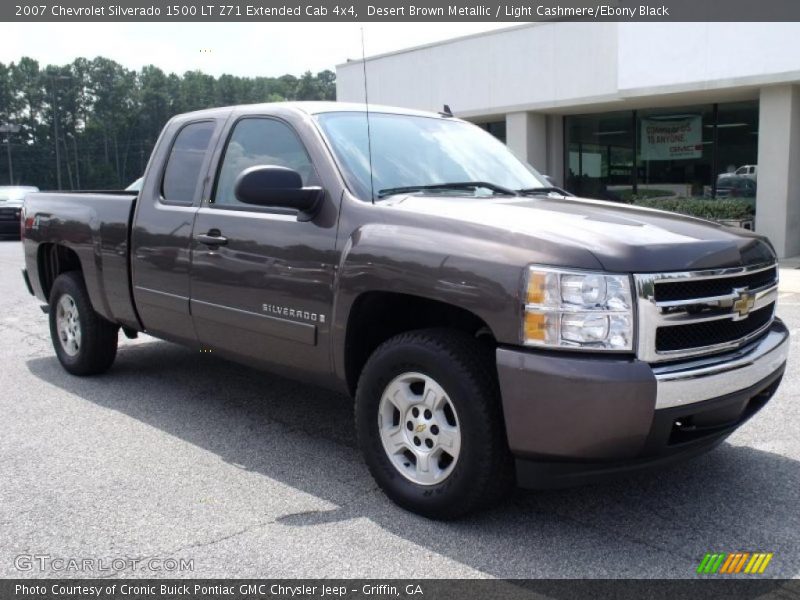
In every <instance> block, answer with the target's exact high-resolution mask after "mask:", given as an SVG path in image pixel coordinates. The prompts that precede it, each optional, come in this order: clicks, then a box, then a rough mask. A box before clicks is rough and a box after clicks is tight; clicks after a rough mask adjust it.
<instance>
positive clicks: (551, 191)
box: [517, 186, 572, 196]
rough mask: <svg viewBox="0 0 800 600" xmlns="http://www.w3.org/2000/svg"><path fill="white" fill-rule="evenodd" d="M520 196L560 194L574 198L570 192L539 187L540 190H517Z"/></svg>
mask: <svg viewBox="0 0 800 600" xmlns="http://www.w3.org/2000/svg"><path fill="white" fill-rule="evenodd" d="M517 193H518V194H522V195H523V196H539V195H545V196H546V195H547V194H559V195H561V196H572V194H570V193H569V192H568V191H566V190H562V189H561V188H560V187H555V186H553V187H538V188H523V189H521V190H517Z"/></svg>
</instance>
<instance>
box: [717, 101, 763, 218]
mask: <svg viewBox="0 0 800 600" xmlns="http://www.w3.org/2000/svg"><path fill="white" fill-rule="evenodd" d="M754 104H755V103H753V102H737V103H735V104H720V105H719V106H718V108H717V146H718V150H717V179H716V185H715V188H716V189H715V191H716V196H717V198H726V197H738V198H746V199H749V200H751V201H752V202H753V204H754V205H755V196H756V189H757V187H758V165H757V164H756V162H757V160H756V157H757V156H758V110H757V107H755V106H754Z"/></svg>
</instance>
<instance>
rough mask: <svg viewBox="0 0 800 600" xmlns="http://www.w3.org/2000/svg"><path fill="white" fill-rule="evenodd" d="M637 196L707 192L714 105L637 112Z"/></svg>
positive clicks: (711, 166)
mask: <svg viewBox="0 0 800 600" xmlns="http://www.w3.org/2000/svg"><path fill="white" fill-rule="evenodd" d="M636 121H637V128H638V131H639V134H638V136H637V139H638V141H639V148H638V158H639V160H638V161H637V165H638V168H637V193H636V195H637V197H639V198H670V197H676V196H677V197H679V198H691V197H702V196H704V195H710V191H711V185H712V182H713V171H714V148H713V145H714V106H713V105H710V104H709V105H705V106H690V107H682V108H678V109H674V108H659V109H653V110H641V111H637V113H636Z"/></svg>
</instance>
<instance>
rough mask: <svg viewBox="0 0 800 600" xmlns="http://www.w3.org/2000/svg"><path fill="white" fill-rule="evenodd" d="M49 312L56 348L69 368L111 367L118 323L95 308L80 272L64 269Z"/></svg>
mask: <svg viewBox="0 0 800 600" xmlns="http://www.w3.org/2000/svg"><path fill="white" fill-rule="evenodd" d="M49 314H50V337H51V338H52V340H53V348H54V349H55V351H56V356H57V357H58V360H59V362H60V363H61V365H62V366H63V367H64V368H65V369H66V370H67V371H69V372H70V373H72V374H73V375H95V374H98V373H103V372H105V371H107V370H108V369H109V368H110V367H111V365H112V364H113V363H114V358H115V357H116V355H117V340H118V331H119V327H118V326H117V325H115V324H114V323H111V322H110V321H107V320H106V319H104V318H103V317H101V316H100V315H99V314H97V313H96V312H95V311H94V309H93V308H92V304H91V302H90V301H89V294H88V292H87V291H86V285H85V284H84V282H83V277H81V274H80V273H79V272H77V271H70V272H68V273H63V274H61V275H59V276H58V277H57V278H56V280H55V281H54V282H53V289H52V290H51V292H50V313H49Z"/></svg>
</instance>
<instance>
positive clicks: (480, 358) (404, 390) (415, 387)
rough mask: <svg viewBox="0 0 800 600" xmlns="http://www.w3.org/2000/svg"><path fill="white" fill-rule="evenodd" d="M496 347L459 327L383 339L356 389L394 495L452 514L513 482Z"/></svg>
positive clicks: (372, 461)
mask: <svg viewBox="0 0 800 600" xmlns="http://www.w3.org/2000/svg"><path fill="white" fill-rule="evenodd" d="M492 366H493V363H492V354H491V353H490V352H488V351H486V350H485V349H484V348H482V347H481V346H480V344H479V343H478V342H477V341H476V340H475V339H473V338H471V337H470V336H468V335H466V334H463V333H461V332H458V331H449V330H438V329H430V330H420V331H415V332H409V333H404V334H401V335H398V336H396V337H394V338H392V339H390V340H388V341H387V342H385V343H384V344H382V345H381V346H380V347H379V348H378V349H377V350H376V351H375V352H374V353H373V355H372V356H371V357H370V359H369V360H368V361H367V364H366V366H365V367H364V370H363V372H362V375H361V378H360V380H359V384H358V390H357V393H356V428H357V432H358V438H359V443H360V446H361V449H362V452H363V453H364V457H365V460H366V462H367V465H368V466H369V469H370V472H371V473H372V476H373V477H374V478H375V480H376V481H377V483H378V484H379V485H380V487H381V488H382V489H383V490H384V492H385V493H386V494H387V496H389V497H390V498H391V499H392V500H393V501H394V502H396V503H397V504H399V505H400V506H402V507H403V508H406V509H408V510H411V511H414V512H417V513H419V514H422V515H425V516H427V517H431V518H437V519H453V518H457V517H460V516H462V515H464V514H466V513H468V512H470V511H473V510H475V509H478V508H482V507H485V506H487V505H489V504H492V503H494V502H496V501H497V500H499V499H500V498H501V497H502V496H503V495H504V494H505V493H506V492H507V491H508V490H509V488H510V487H511V484H512V483H513V466H512V460H511V456H510V453H509V450H508V446H507V442H506V436H505V428H504V424H503V417H502V411H501V408H500V397H499V391H498V386H497V381H496V376H495V374H494V369H493V368H492Z"/></svg>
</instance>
